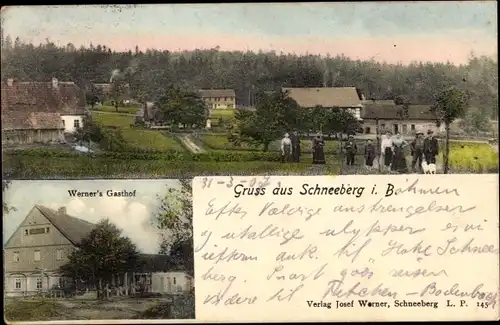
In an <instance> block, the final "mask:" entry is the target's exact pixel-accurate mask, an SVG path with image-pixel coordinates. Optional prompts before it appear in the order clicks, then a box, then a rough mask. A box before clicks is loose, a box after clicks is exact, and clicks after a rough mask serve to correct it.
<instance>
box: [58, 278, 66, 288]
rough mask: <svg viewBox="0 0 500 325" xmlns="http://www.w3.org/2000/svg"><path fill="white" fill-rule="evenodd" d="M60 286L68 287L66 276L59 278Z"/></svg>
mask: <svg viewBox="0 0 500 325" xmlns="http://www.w3.org/2000/svg"><path fill="white" fill-rule="evenodd" d="M59 287H61V288H64V287H66V280H65V279H64V278H59Z"/></svg>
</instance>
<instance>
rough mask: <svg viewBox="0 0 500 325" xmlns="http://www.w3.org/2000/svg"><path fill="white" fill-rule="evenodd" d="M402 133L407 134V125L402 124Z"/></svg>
mask: <svg viewBox="0 0 500 325" xmlns="http://www.w3.org/2000/svg"><path fill="white" fill-rule="evenodd" d="M403 133H408V125H406V124H403Z"/></svg>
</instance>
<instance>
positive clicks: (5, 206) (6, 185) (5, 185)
mask: <svg viewBox="0 0 500 325" xmlns="http://www.w3.org/2000/svg"><path fill="white" fill-rule="evenodd" d="M9 187H10V181H8V180H4V179H2V195H3V196H4V200H2V201H3V202H2V205H3V213H4V214H7V213H9V212H11V211H17V210H16V208H15V207H11V206H10V205H8V204H7V202H5V191H7V190H8V189H9Z"/></svg>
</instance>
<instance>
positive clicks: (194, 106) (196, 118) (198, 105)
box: [156, 87, 208, 127]
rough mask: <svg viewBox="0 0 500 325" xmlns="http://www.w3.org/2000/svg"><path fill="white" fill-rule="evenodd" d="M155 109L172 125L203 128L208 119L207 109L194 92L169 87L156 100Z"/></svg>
mask: <svg viewBox="0 0 500 325" xmlns="http://www.w3.org/2000/svg"><path fill="white" fill-rule="evenodd" d="M156 106H157V108H158V109H159V110H160V112H161V113H162V115H163V118H164V119H165V120H168V121H169V122H171V123H172V124H173V125H175V126H177V125H179V124H181V125H183V126H184V127H188V126H189V127H191V126H195V127H200V126H203V125H204V123H205V121H206V119H207V118H208V107H207V105H205V103H204V102H203V100H202V99H201V98H200V97H198V96H197V95H196V94H195V93H194V92H191V91H186V90H183V89H181V88H180V87H171V88H170V89H168V90H167V92H166V93H165V95H163V96H162V97H160V98H159V99H158V102H157V103H156Z"/></svg>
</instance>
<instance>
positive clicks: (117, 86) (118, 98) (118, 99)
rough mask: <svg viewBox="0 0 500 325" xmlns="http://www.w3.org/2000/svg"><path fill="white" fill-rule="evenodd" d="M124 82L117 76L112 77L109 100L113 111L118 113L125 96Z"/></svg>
mask: <svg viewBox="0 0 500 325" xmlns="http://www.w3.org/2000/svg"><path fill="white" fill-rule="evenodd" d="M125 86H126V84H125V81H124V80H123V79H122V78H121V77H119V76H117V77H114V78H113V80H112V81H111V92H110V96H111V100H112V102H113V106H114V107H115V110H116V111H117V112H118V107H119V106H120V104H121V103H122V101H123V96H124V95H125Z"/></svg>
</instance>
